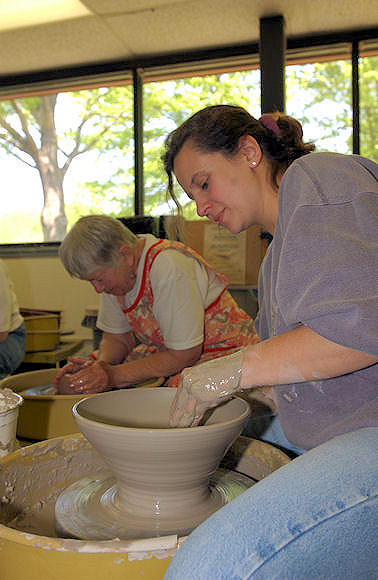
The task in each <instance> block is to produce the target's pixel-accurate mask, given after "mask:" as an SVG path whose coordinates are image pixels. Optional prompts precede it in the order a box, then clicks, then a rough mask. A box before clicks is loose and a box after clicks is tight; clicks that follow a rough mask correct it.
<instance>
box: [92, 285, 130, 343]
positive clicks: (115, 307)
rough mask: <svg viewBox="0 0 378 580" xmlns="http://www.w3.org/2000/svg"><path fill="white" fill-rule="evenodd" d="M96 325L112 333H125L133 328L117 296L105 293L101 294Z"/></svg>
mask: <svg viewBox="0 0 378 580" xmlns="http://www.w3.org/2000/svg"><path fill="white" fill-rule="evenodd" d="M96 325H97V327H98V328H99V329H100V330H103V331H105V332H109V333H111V334H124V333H126V332H129V331H130V330H131V326H130V324H129V322H128V321H127V319H126V316H125V315H124V313H123V312H122V309H121V306H120V304H119V302H118V299H117V297H116V296H112V295H111V294H105V293H103V294H101V296H100V304H99V309H98V316H97V322H96Z"/></svg>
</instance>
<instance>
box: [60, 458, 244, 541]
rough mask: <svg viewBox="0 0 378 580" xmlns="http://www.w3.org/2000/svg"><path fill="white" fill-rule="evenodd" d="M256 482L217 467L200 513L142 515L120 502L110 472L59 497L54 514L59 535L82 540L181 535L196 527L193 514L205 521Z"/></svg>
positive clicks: (81, 481) (71, 487) (76, 483)
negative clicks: (163, 516) (193, 523)
mask: <svg viewBox="0 0 378 580" xmlns="http://www.w3.org/2000/svg"><path fill="white" fill-rule="evenodd" d="M254 483H255V480H254V479H252V478H250V477H248V476H246V475H243V474H240V473H236V472H234V471H229V470H225V469H218V470H217V471H216V472H215V474H214V475H213V476H212V477H211V478H210V481H209V489H210V495H209V498H208V500H207V502H206V505H205V506H204V505H203V504H201V506H199V507H198V513H197V514H196V513H193V509H191V511H190V514H187V517H186V518H185V516H183V515H182V514H181V515H180V518H175V517H170V518H167V517H165V518H160V517H159V516H158V515H155V516H154V517H144V518H143V517H141V516H140V514H138V515H136V514H135V513H133V512H132V510H127V509H124V508H123V507H120V506H119V504H118V502H117V486H116V480H115V478H114V477H113V476H112V475H111V473H110V472H104V473H98V474H94V475H92V476H88V477H84V478H82V479H81V480H79V481H77V482H75V483H74V484H72V485H71V486H69V487H68V488H67V489H65V490H64V491H63V492H62V494H61V495H60V496H59V497H58V500H57V502H56V505H55V518H56V524H57V531H58V533H59V535H61V536H63V537H64V536H66V537H74V538H79V539H83V540H111V539H114V538H116V537H117V538H121V539H129V538H145V537H154V536H161V535H169V534H178V535H180V536H182V535H187V534H189V533H190V532H191V531H192V529H193V525H192V522H193V518H194V519H196V520H200V521H203V520H204V519H206V518H207V517H208V516H209V515H210V514H211V513H213V512H214V511H216V510H217V509H219V508H220V507H222V506H223V505H225V504H226V503H228V502H230V501H231V500H232V499H234V498H235V497H237V496H238V495H240V494H241V493H242V492H243V491H245V490H247V489H248V488H249V487H251V486H252V485H253V484H254Z"/></svg>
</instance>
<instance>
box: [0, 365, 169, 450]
mask: <svg viewBox="0 0 378 580" xmlns="http://www.w3.org/2000/svg"><path fill="white" fill-rule="evenodd" d="M57 372H58V370H57V369H43V370H38V371H31V372H28V373H20V374H18V375H11V376H10V377H7V378H5V379H3V380H2V381H0V388H5V387H7V388H8V389H12V390H13V391H15V392H16V393H19V394H20V395H22V397H23V399H24V403H23V405H22V406H21V407H20V411H19V418H18V424H17V436H18V437H19V438H20V439H29V440H34V441H42V440H43V439H51V438H53V437H60V436H63V435H69V434H71V433H75V432H76V431H79V429H78V427H77V425H76V423H75V421H74V418H73V416H72V407H73V405H74V404H75V403H77V401H79V400H80V399H83V398H84V397H88V395H53V394H44V395H42V394H41V395H35V394H28V393H27V392H26V391H28V389H31V388H33V387H40V386H42V385H49V384H52V383H53V382H54V379H55V376H56V374H57ZM162 382H163V379H162V378H160V379H159V378H158V379H151V380H150V381H145V382H144V383H140V384H138V385H136V387H137V388H142V387H157V386H160V385H161V384H162ZM89 396H90V395H89Z"/></svg>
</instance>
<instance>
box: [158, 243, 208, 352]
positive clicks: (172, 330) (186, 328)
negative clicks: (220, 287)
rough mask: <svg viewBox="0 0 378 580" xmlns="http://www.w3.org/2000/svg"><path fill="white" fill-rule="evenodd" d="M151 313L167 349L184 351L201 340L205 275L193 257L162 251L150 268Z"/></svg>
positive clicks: (206, 286)
mask: <svg viewBox="0 0 378 580" xmlns="http://www.w3.org/2000/svg"><path fill="white" fill-rule="evenodd" d="M150 275H151V285H152V290H153V294H154V305H153V312H154V316H155V318H156V320H157V321H158V323H159V326H160V330H161V333H162V336H163V339H164V344H165V345H166V347H168V348H172V349H176V350H185V349H187V348H192V347H194V346H197V345H199V344H201V343H202V342H203V340H204V320H205V299H206V295H207V292H208V276H207V273H206V270H205V268H204V267H203V266H202V265H201V264H199V263H198V262H197V260H195V259H194V258H192V257H190V256H187V255H185V254H183V253H182V252H179V251H177V250H174V249H170V250H166V251H164V252H161V253H160V254H159V256H158V257H157V258H156V260H155V262H154V264H153V267H152V269H151V274H150Z"/></svg>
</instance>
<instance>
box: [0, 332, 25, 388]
mask: <svg viewBox="0 0 378 580" xmlns="http://www.w3.org/2000/svg"><path fill="white" fill-rule="evenodd" d="M25 342H26V328H25V324H24V323H22V324H21V325H20V326H19V327H18V328H16V329H15V330H13V331H12V332H10V333H9V334H8V336H7V338H6V340H5V341H4V342H2V343H0V379H2V378H4V377H6V376H7V375H10V374H11V373H13V371H15V370H16V369H17V367H19V366H20V364H21V363H22V361H23V360H24V357H25Z"/></svg>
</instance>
